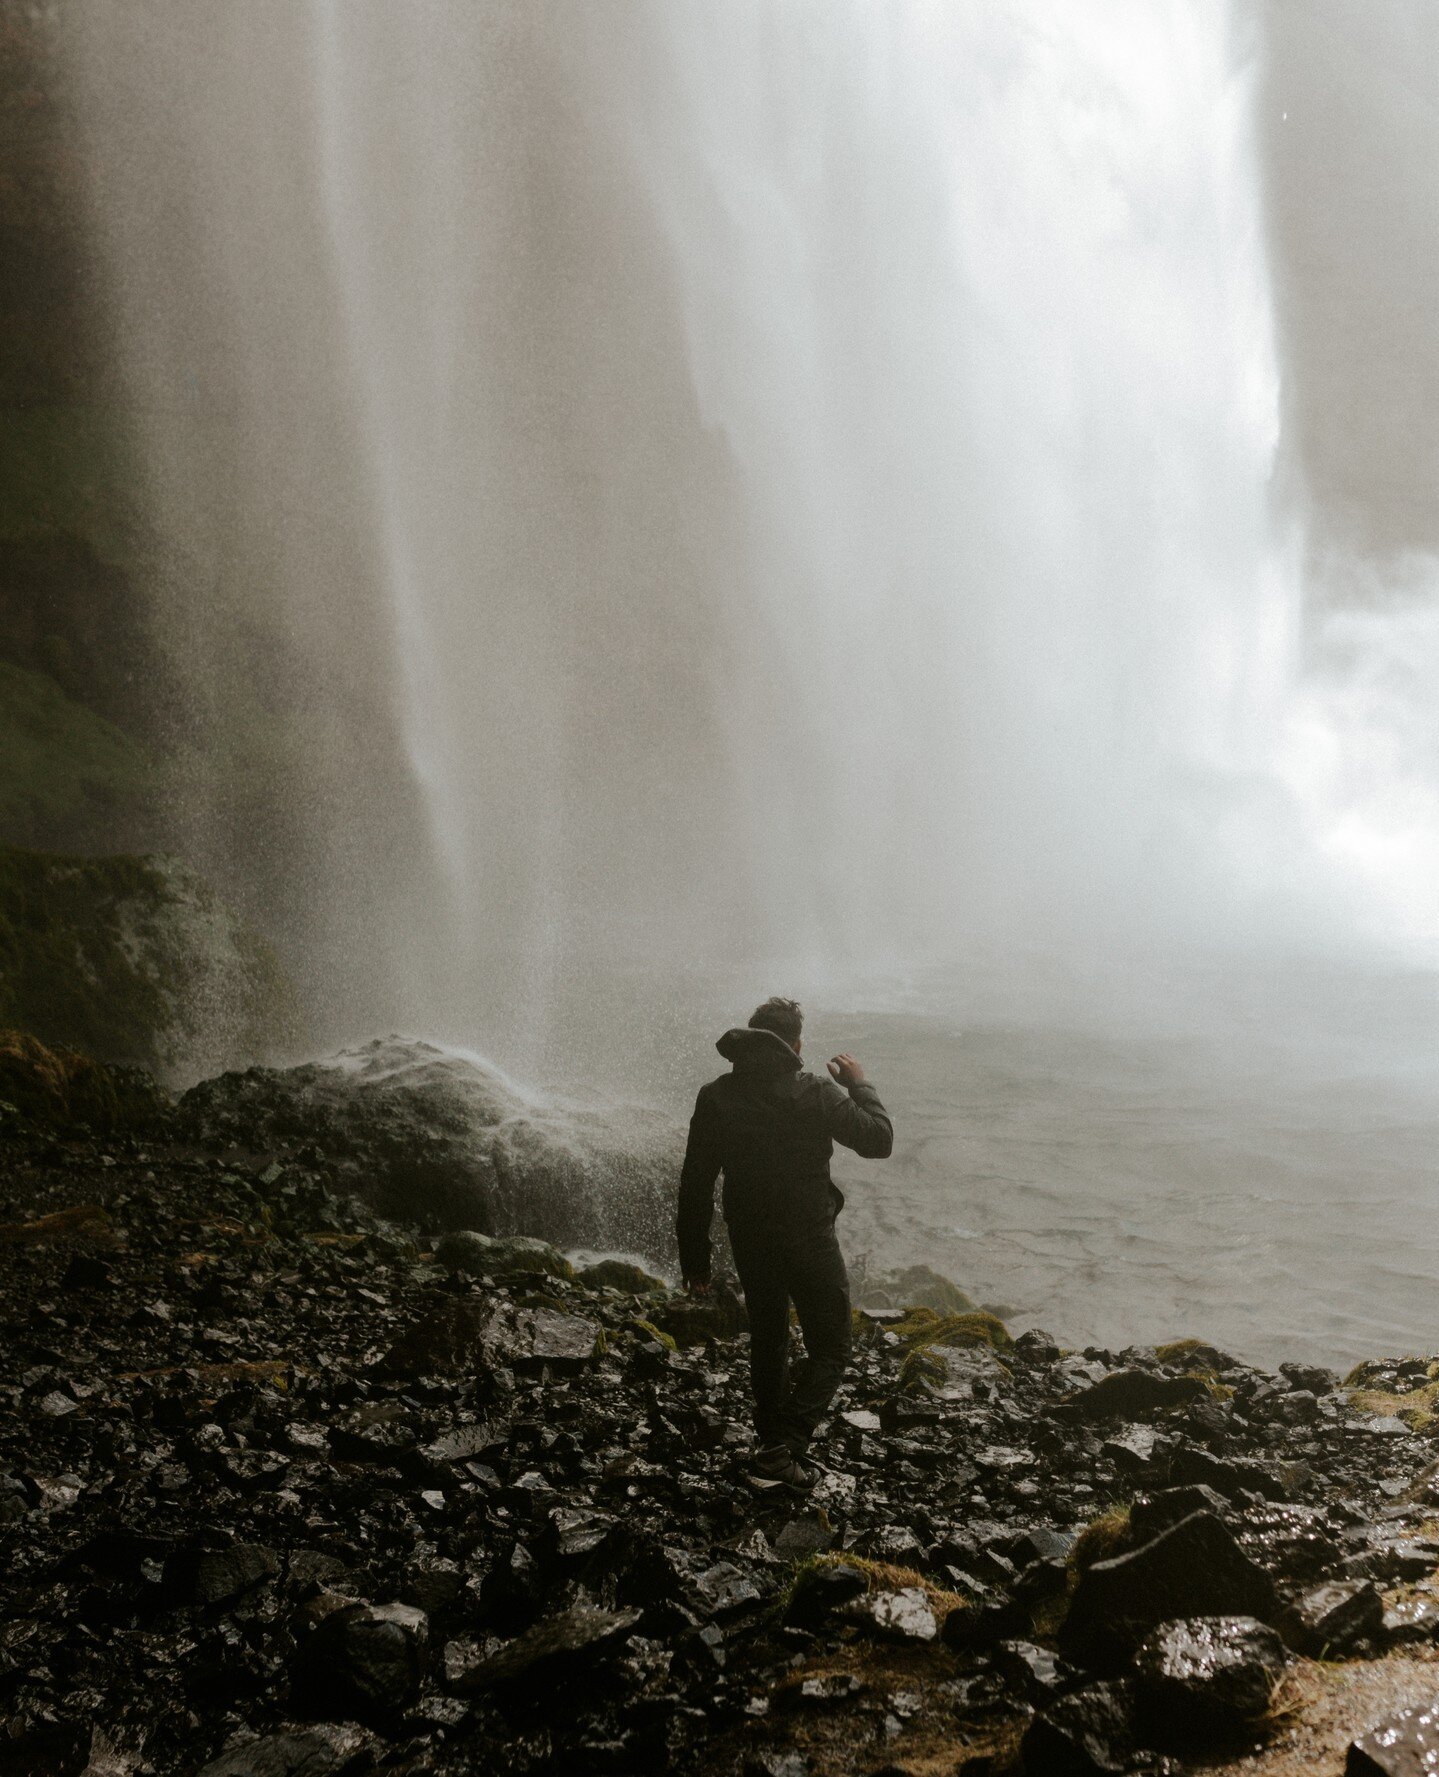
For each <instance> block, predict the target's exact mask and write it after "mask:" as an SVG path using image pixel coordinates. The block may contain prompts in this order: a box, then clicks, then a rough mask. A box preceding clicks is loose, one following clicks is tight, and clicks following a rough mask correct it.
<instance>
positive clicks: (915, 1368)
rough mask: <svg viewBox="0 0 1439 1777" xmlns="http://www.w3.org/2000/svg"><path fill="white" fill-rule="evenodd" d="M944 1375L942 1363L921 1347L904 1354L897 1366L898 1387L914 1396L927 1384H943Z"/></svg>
mask: <svg viewBox="0 0 1439 1777" xmlns="http://www.w3.org/2000/svg"><path fill="white" fill-rule="evenodd" d="M945 1374H946V1371H945V1368H944V1363H943V1361H942V1360H941V1359H940V1358H937V1357H935V1356H934V1354H933V1353H932V1352H931V1351H929V1350H928V1349H926V1348H925V1347H923V1346H921V1347H920V1348H919V1349H918V1350H917V1351H911V1352H907V1353H906V1354H905V1358H904V1361H903V1362H902V1363H901V1364H900V1366H899V1386H900V1388H901V1389H902V1390H903V1391H904V1392H905V1393H906V1394H915V1393H917V1392H918V1391H919V1390H920V1389H922V1388H923V1387H925V1386H926V1384H928V1383H931V1382H943V1381H944V1378H945Z"/></svg>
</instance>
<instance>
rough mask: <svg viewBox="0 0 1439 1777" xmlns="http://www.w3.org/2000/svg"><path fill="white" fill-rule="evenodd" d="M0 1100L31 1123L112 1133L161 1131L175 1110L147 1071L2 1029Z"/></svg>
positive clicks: (20, 1032)
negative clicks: (113, 1064)
mask: <svg viewBox="0 0 1439 1777" xmlns="http://www.w3.org/2000/svg"><path fill="white" fill-rule="evenodd" d="M0 1102H4V1103H6V1104H9V1105H11V1106H13V1107H14V1109H15V1110H16V1111H17V1112H18V1113H19V1114H20V1116H21V1117H22V1118H24V1119H26V1120H27V1121H29V1122H31V1123H35V1124H40V1125H42V1126H46V1127H49V1128H55V1129H65V1128H70V1127H73V1126H75V1125H84V1126H86V1127H88V1128H90V1129H94V1130H99V1131H103V1132H107V1133H108V1132H112V1131H121V1130H123V1131H126V1132H133V1133H136V1134H143V1133H146V1132H150V1131H154V1130H158V1129H159V1128H160V1127H162V1126H163V1124H164V1123H165V1121H166V1119H167V1118H168V1116H169V1114H170V1111H171V1109H172V1106H171V1104H170V1100H169V1099H168V1098H167V1097H166V1096H165V1094H164V1093H163V1092H161V1091H160V1089H159V1087H157V1086H156V1084H155V1082H154V1080H153V1079H152V1078H151V1077H150V1076H149V1075H148V1074H146V1073H144V1072H143V1071H142V1070H141V1069H139V1068H125V1067H105V1066H104V1065H102V1064H101V1063H100V1062H97V1061H92V1060H91V1059H90V1057H89V1056H88V1055H81V1054H79V1053H77V1052H76V1051H75V1050H73V1049H62V1048H54V1047H51V1046H50V1045H48V1044H46V1043H42V1042H41V1041H40V1040H39V1038H38V1037H34V1036H31V1035H30V1034H29V1032H28V1031H21V1030H0Z"/></svg>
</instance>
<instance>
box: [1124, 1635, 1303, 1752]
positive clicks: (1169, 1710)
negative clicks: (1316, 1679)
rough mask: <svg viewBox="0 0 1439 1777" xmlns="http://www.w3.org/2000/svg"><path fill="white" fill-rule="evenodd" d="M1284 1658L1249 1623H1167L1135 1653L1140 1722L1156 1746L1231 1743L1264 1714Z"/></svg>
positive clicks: (1277, 1643)
mask: <svg viewBox="0 0 1439 1777" xmlns="http://www.w3.org/2000/svg"><path fill="white" fill-rule="evenodd" d="M1288 1660H1289V1655H1288V1653H1287V1652H1286V1651H1285V1647H1284V1643H1283V1642H1282V1641H1281V1640H1280V1639H1279V1637H1278V1636H1277V1635H1276V1634H1275V1633H1274V1631H1273V1629H1271V1628H1269V1626H1268V1625H1267V1624H1265V1623H1260V1622H1256V1621H1255V1619H1254V1618H1253V1617H1189V1618H1187V1619H1185V1620H1183V1621H1181V1622H1176V1623H1165V1624H1164V1625H1163V1626H1162V1627H1161V1628H1159V1629H1156V1630H1155V1631H1154V1633H1153V1634H1152V1635H1150V1636H1149V1638H1148V1639H1147V1640H1146V1641H1145V1642H1144V1643H1143V1644H1142V1645H1141V1647H1140V1649H1139V1651H1138V1653H1137V1654H1136V1655H1135V1659H1134V1688H1135V1697H1136V1702H1137V1706H1138V1719H1139V1721H1140V1723H1141V1725H1142V1727H1143V1729H1144V1730H1145V1732H1146V1735H1147V1737H1148V1738H1149V1739H1150V1740H1152V1741H1154V1742H1155V1743H1156V1744H1158V1745H1186V1744H1188V1743H1190V1742H1191V1741H1198V1742H1201V1743H1203V1742H1206V1741H1212V1740H1223V1739H1226V1738H1229V1737H1231V1736H1233V1735H1235V1734H1237V1733H1239V1732H1241V1731H1242V1730H1243V1729H1245V1728H1246V1727H1248V1726H1249V1725H1250V1724H1252V1723H1253V1722H1255V1721H1256V1720H1258V1719H1259V1717H1261V1716H1262V1715H1263V1714H1264V1713H1265V1711H1266V1710H1267V1709H1268V1707H1269V1699H1270V1697H1271V1695H1272V1694H1273V1690H1274V1686H1275V1684H1276V1683H1277V1682H1278V1680H1279V1678H1280V1676H1281V1674H1282V1673H1283V1671H1284V1669H1285V1666H1286V1665H1287V1664H1288Z"/></svg>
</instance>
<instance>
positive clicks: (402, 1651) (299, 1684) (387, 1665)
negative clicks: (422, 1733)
mask: <svg viewBox="0 0 1439 1777" xmlns="http://www.w3.org/2000/svg"><path fill="white" fill-rule="evenodd" d="M428 1651H429V1624H428V1621H427V1619H426V1617H425V1613H424V1612H423V1611H421V1610H416V1609H415V1608H414V1607H413V1605H408V1604H346V1605H343V1606H342V1607H341V1608H340V1609H338V1610H333V1611H331V1612H330V1613H329V1614H328V1615H327V1616H326V1617H325V1619H324V1620H323V1622H321V1623H320V1624H319V1626H318V1627H317V1628H316V1629H314V1630H313V1631H312V1632H311V1634H310V1635H309V1636H308V1637H307V1638H306V1640H304V1641H303V1642H301V1643H300V1646H299V1648H298V1650H297V1652H296V1656H295V1660H294V1663H293V1668H292V1674H291V1676H292V1684H291V1700H292V1703H293V1705H294V1707H295V1708H296V1710H297V1712H298V1713H300V1714H302V1715H329V1714H331V1713H340V1714H342V1715H343V1714H353V1715H357V1716H358V1717H359V1718H360V1719H361V1720H362V1721H366V1720H375V1719H380V1720H384V1719H385V1718H387V1717H390V1716H392V1715H394V1714H396V1713H398V1712H399V1711H400V1710H403V1709H405V1708H406V1707H408V1705H409V1704H410V1703H411V1702H413V1701H414V1699H415V1697H416V1696H417V1695H418V1693H419V1689H420V1683H421V1680H422V1679H423V1677H424V1673H425V1666H426V1659H427V1655H428Z"/></svg>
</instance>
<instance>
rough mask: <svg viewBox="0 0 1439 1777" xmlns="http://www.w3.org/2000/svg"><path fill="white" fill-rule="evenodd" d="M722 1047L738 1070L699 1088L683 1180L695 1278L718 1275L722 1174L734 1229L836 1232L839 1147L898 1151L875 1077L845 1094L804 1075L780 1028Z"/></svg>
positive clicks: (686, 1267)
mask: <svg viewBox="0 0 1439 1777" xmlns="http://www.w3.org/2000/svg"><path fill="white" fill-rule="evenodd" d="M715 1048H716V1049H718V1050H719V1052H720V1054H721V1055H723V1056H724V1058H725V1060H726V1061H728V1062H731V1063H732V1064H733V1071H732V1072H730V1073H727V1074H721V1075H720V1077H719V1079H717V1080H711V1081H710V1083H709V1085H708V1086H703V1087H701V1088H700V1095H699V1097H698V1098H697V1099H696V1100H695V1109H694V1116H693V1117H692V1118H691V1119H690V1135H689V1145H688V1147H687V1148H686V1149H685V1163H684V1171H683V1172H682V1173H681V1175H680V1201H679V1242H680V1267H681V1269H682V1271H683V1272H684V1275H685V1278H686V1280H687V1281H690V1282H702V1281H704V1280H705V1279H707V1278H708V1277H709V1274H710V1222H711V1220H712V1219H713V1217H714V1188H715V1180H716V1179H717V1178H718V1177H719V1175H720V1173H721V1172H723V1173H724V1215H725V1220H726V1221H727V1222H728V1223H729V1225H730V1227H731V1229H733V1230H734V1231H735V1232H736V1233H741V1232H744V1233H748V1232H751V1231H753V1232H755V1233H774V1234H777V1235H781V1236H782V1235H785V1234H790V1233H799V1232H802V1231H803V1230H804V1229H806V1228H810V1227H827V1226H828V1225H829V1224H830V1223H832V1222H833V1220H834V1218H835V1216H836V1215H838V1213H839V1211H840V1209H841V1208H842V1207H843V1204H844V1198H843V1197H842V1196H841V1195H840V1193H839V1190H838V1189H837V1187H836V1186H835V1184H834V1182H833V1181H832V1180H831V1178H830V1176H829V1161H830V1155H831V1154H833V1152H834V1144H835V1143H836V1142H839V1143H840V1144H841V1146H843V1147H846V1148H853V1149H854V1151H855V1153H856V1154H860V1155H863V1157H864V1158H865V1159H866V1160H883V1159H885V1158H886V1156H887V1155H888V1154H889V1153H890V1151H891V1149H892V1148H893V1147H894V1129H893V1127H892V1126H891V1124H890V1120H889V1114H888V1112H887V1111H886V1110H885V1108H884V1106H883V1105H882V1104H881V1103H880V1102H879V1094H878V1093H877V1092H876V1091H875V1089H874V1087H873V1086H871V1085H870V1084H869V1083H868V1082H867V1081H866V1082H864V1083H863V1084H861V1085H858V1086H851V1087H849V1088H848V1089H847V1090H846V1088H844V1087H843V1086H839V1085H837V1084H836V1083H835V1082H834V1081H833V1080H831V1079H821V1078H820V1077H819V1076H818V1075H817V1074H809V1073H805V1072H803V1071H802V1070H801V1067H800V1060H799V1056H798V1055H796V1054H795V1052H794V1050H793V1049H791V1048H790V1046H789V1044H788V1043H786V1042H785V1041H784V1040H783V1038H781V1037H777V1036H776V1035H775V1034H774V1032H773V1031H768V1030H727V1031H726V1032H725V1034H724V1035H723V1036H722V1037H721V1038H720V1040H719V1041H718V1042H717V1043H716V1044H715Z"/></svg>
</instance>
